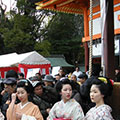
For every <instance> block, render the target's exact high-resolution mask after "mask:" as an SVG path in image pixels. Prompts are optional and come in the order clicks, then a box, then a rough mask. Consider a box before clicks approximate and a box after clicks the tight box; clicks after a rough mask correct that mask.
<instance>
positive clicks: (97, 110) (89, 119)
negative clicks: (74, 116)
mask: <svg viewBox="0 0 120 120" xmlns="http://www.w3.org/2000/svg"><path fill="white" fill-rule="evenodd" d="M111 112H112V109H111V107H110V106H108V105H105V104H103V105H100V106H99V107H93V108H91V109H90V110H89V111H88V112H87V113H86V116H85V118H84V120H114V119H113V117H112V116H111Z"/></svg>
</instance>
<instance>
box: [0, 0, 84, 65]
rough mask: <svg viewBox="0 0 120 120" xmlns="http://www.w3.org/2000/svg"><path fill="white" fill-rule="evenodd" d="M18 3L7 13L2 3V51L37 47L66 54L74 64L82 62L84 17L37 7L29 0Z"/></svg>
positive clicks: (45, 50)
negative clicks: (37, 8)
mask: <svg viewBox="0 0 120 120" xmlns="http://www.w3.org/2000/svg"><path fill="white" fill-rule="evenodd" d="M16 2H17V8H16V9H13V10H11V11H10V12H8V13H7V14H6V13H5V9H3V8H5V7H3V4H1V5H0V10H1V16H0V17H1V19H0V23H1V24H0V40H1V41H0V46H2V47H1V48H0V54H4V53H10V52H17V53H23V52H28V51H33V50H36V51H38V52H39V53H40V54H42V55H43V56H48V55H50V54H64V55H65V57H66V59H67V61H68V62H69V63H72V64H74V63H75V61H78V62H79V63H81V62H83V57H84V49H83V47H81V45H82V42H81V39H82V36H83V16H80V15H73V14H64V13H56V12H55V13H54V12H51V11H45V10H36V9H35V5H34V4H32V3H31V2H30V1H29V0H16ZM6 15H7V17H6ZM46 16H47V17H46ZM45 18H47V22H46V21H45V20H46V19H45Z"/></svg>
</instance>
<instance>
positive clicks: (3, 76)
mask: <svg viewBox="0 0 120 120" xmlns="http://www.w3.org/2000/svg"><path fill="white" fill-rule="evenodd" d="M8 70H14V71H16V72H18V67H1V68H0V72H1V78H5V72H7V71H8Z"/></svg>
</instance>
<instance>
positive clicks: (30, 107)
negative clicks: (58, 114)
mask: <svg viewBox="0 0 120 120" xmlns="http://www.w3.org/2000/svg"><path fill="white" fill-rule="evenodd" d="M32 92H33V87H32V85H31V83H30V82H29V81H28V80H25V79H23V80H20V81H19V82H18V83H17V92H16V93H14V94H12V101H11V103H10V105H9V108H8V109H7V120H43V117H42V115H41V112H40V110H39V108H38V106H36V105H35V104H33V103H32V102H30V101H29V98H30V94H32ZM16 97H18V99H19V100H20V103H19V104H15V101H16Z"/></svg>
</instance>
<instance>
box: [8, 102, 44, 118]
mask: <svg viewBox="0 0 120 120" xmlns="http://www.w3.org/2000/svg"><path fill="white" fill-rule="evenodd" d="M16 113H21V114H22V118H21V120H43V117H42V115H41V112H40V110H39V108H38V106H36V105H35V104H33V103H32V102H28V103H26V104H25V105H23V106H21V103H19V104H17V105H16V104H14V103H11V104H10V105H9V108H8V109H7V120H18V119H17V118H16Z"/></svg>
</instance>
